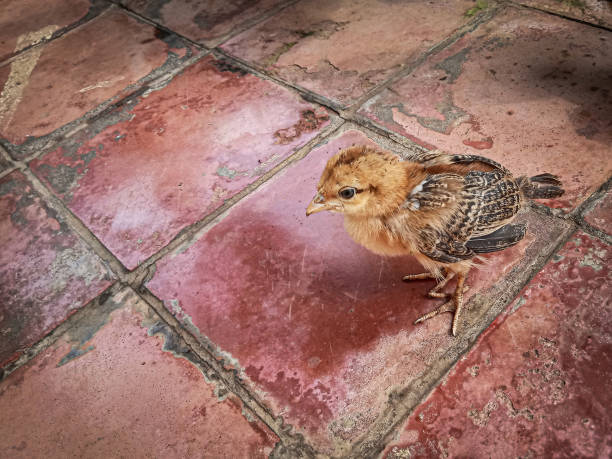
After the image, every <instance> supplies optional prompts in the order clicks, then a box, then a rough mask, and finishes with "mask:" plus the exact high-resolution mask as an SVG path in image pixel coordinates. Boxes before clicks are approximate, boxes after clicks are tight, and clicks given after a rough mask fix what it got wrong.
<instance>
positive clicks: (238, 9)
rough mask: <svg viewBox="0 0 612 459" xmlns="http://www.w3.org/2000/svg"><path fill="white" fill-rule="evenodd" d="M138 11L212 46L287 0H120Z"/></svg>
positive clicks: (186, 35) (194, 39)
mask: <svg viewBox="0 0 612 459" xmlns="http://www.w3.org/2000/svg"><path fill="white" fill-rule="evenodd" d="M120 1H121V3H122V4H123V5H125V6H127V7H128V8H130V9H132V10H134V11H136V12H137V13H139V14H142V15H143V16H145V17H147V18H149V19H151V20H153V21H155V22H157V23H159V24H163V25H164V26H165V27H167V28H169V29H170V30H173V31H175V32H177V33H180V34H181V35H183V36H185V37H188V38H190V39H192V40H193V41H197V42H199V43H203V44H204V45H206V46H215V45H217V44H218V43H219V42H221V41H223V39H224V38H226V37H227V36H230V35H231V34H232V33H235V31H236V30H239V29H240V28H241V27H245V26H247V25H248V24H249V23H251V22H253V21H255V20H257V19H258V18H261V17H262V16H263V15H264V14H266V13H268V12H269V11H271V10H272V9H274V8H275V7H279V6H282V5H283V4H285V3H288V0H254V1H253V0H249V1H243V0H239V1H229V2H228V1H225V0H213V1H210V0H194V1H189V2H185V1H183V0H162V1H158V0H120Z"/></svg>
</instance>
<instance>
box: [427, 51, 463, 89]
mask: <svg viewBox="0 0 612 459" xmlns="http://www.w3.org/2000/svg"><path fill="white" fill-rule="evenodd" d="M470 51H471V49H470V48H464V49H462V50H461V51H459V52H458V53H457V54H454V55H452V56H450V57H447V58H446V59H444V60H443V61H442V62H440V63H438V64H436V66H435V67H434V68H436V69H440V70H444V72H446V74H447V75H448V76H449V77H450V78H448V79H446V83H448V84H450V83H454V82H455V80H456V79H457V78H459V75H461V68H462V66H463V63H464V62H465V61H466V60H467V58H468V55H469V54H470Z"/></svg>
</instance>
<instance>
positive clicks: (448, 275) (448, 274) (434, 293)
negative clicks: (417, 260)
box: [402, 270, 455, 298]
mask: <svg viewBox="0 0 612 459" xmlns="http://www.w3.org/2000/svg"><path fill="white" fill-rule="evenodd" d="M443 273H444V278H443V279H442V280H439V281H438V283H437V285H436V286H435V287H434V288H432V289H431V290H430V291H429V292H427V295H429V296H430V297H432V298H448V297H449V295H448V294H447V293H442V292H440V289H442V288H444V287H445V286H446V284H448V281H450V280H451V279H452V278H453V277H455V273H454V272H452V271H448V270H443ZM426 279H436V280H438V279H439V277H438V276H436V275H435V274H434V273H430V272H428V273H421V274H408V275H406V276H404V277H403V278H402V280H403V281H405V282H407V281H413V280H426Z"/></svg>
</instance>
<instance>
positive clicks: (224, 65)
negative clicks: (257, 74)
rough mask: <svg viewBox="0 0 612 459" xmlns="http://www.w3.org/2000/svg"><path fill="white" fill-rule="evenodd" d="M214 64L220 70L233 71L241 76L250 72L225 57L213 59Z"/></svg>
mask: <svg viewBox="0 0 612 459" xmlns="http://www.w3.org/2000/svg"><path fill="white" fill-rule="evenodd" d="M213 65H214V66H215V67H216V68H217V69H218V70H219V71H220V72H232V73H235V74H237V75H239V76H244V75H246V74H247V73H248V72H247V71H246V70H244V69H243V68H242V67H238V66H237V65H234V64H232V63H231V62H229V61H228V60H224V59H219V60H215V61H213Z"/></svg>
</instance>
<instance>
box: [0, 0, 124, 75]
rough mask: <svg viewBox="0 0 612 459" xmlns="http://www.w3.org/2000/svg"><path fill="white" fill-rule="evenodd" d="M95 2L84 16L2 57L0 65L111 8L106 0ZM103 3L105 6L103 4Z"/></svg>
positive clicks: (70, 30) (78, 26)
mask: <svg viewBox="0 0 612 459" xmlns="http://www.w3.org/2000/svg"><path fill="white" fill-rule="evenodd" d="M94 2H95V3H97V4H96V5H94V4H90V8H89V10H88V11H87V13H86V14H85V16H83V17H82V18H81V19H79V20H78V21H76V22H74V23H72V24H68V25H67V26H65V27H63V28H61V29H59V30H57V31H55V32H54V33H52V34H51V36H50V37H49V38H43V39H41V40H40V41H38V42H36V43H34V44H32V45H29V46H25V47H23V48H22V49H20V50H19V51H16V52H14V54H12V55H11V56H8V57H7V58H6V59H4V60H3V61H0V67H2V66H4V65H6V64H9V63H10V62H12V61H13V60H15V59H17V58H18V57H19V56H21V55H22V54H24V53H26V52H27V51H30V50H31V49H34V48H38V47H40V46H44V45H45V44H48V43H50V42H52V41H54V40H56V39H58V38H61V37H63V36H64V35H66V34H68V33H69V32H72V31H73V30H76V29H79V28H81V26H84V25H86V24H89V23H90V22H91V21H93V20H95V19H96V18H98V17H100V16H102V15H103V14H104V13H106V12H107V11H109V10H110V9H111V8H112V4H109V3H108V2H107V1H105V0H94ZM103 5H105V6H103Z"/></svg>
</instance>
